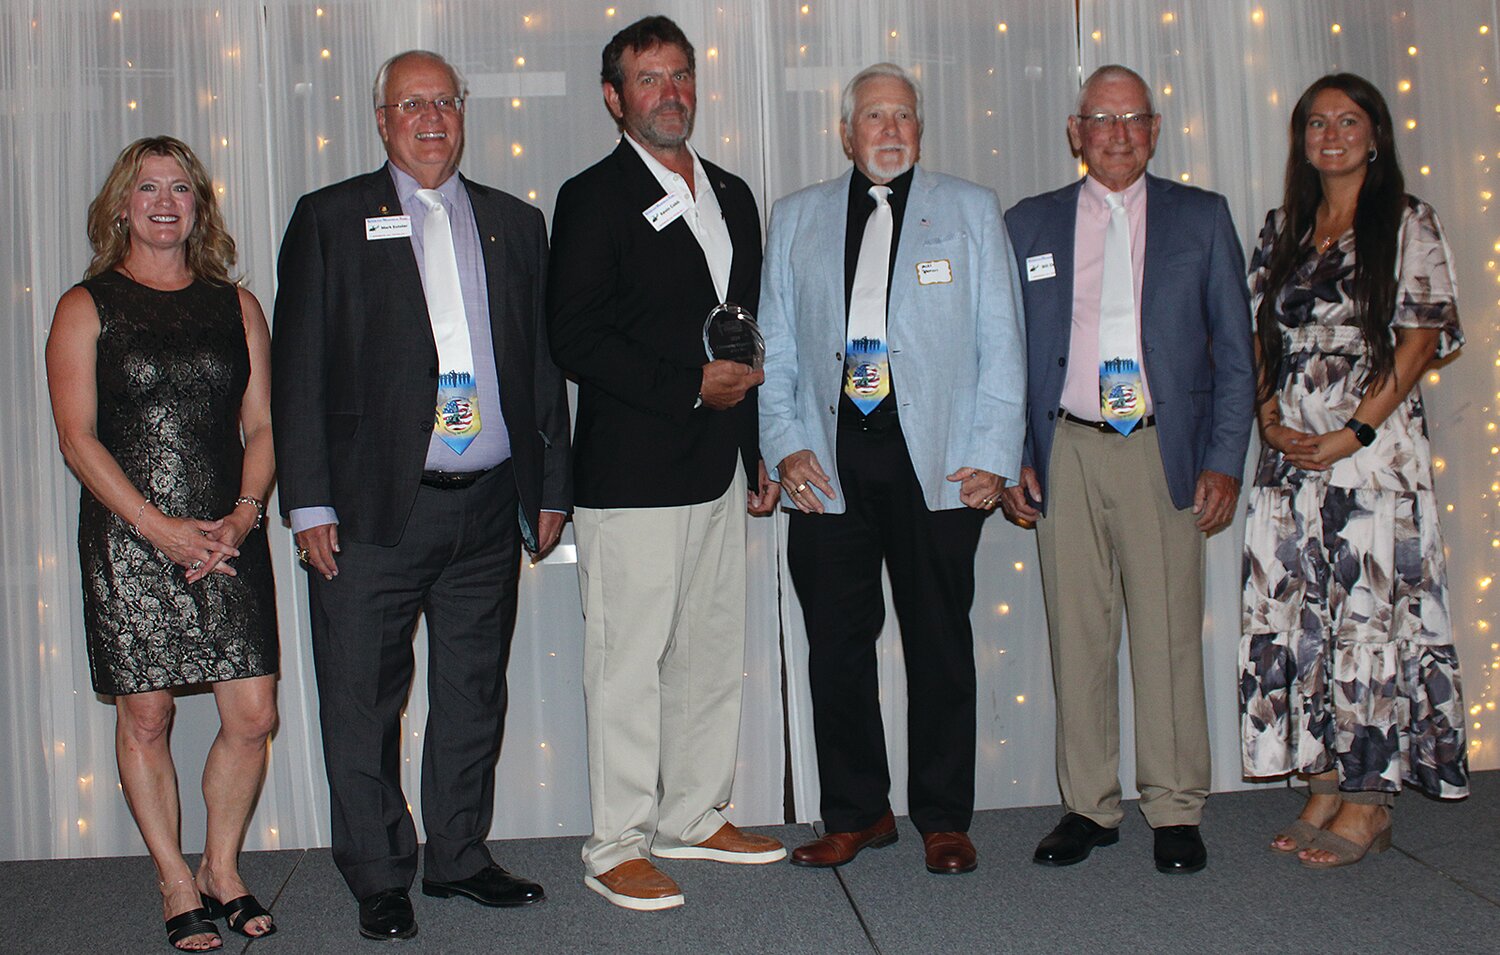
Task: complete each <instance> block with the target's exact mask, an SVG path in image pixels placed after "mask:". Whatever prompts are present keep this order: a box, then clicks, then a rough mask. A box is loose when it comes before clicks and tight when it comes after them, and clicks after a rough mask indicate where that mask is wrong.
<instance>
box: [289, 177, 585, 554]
mask: <svg viewBox="0 0 1500 955" xmlns="http://www.w3.org/2000/svg"><path fill="white" fill-rule="evenodd" d="M462 181H463V184H464V187H465V188H466V189H467V190H468V192H469V201H470V203H471V204H472V205H473V207H474V220H475V223H476V224H477V226H478V227H479V235H480V244H481V246H482V247H483V249H484V268H485V279H486V284H487V288H488V292H489V303H490V327H491V331H492V334H493V336H494V343H495V367H496V368H497V369H498V370H499V374H500V406H501V408H502V409H503V411H504V415H505V424H506V430H507V431H508V433H509V435H510V447H511V456H512V462H513V464H514V470H515V480H516V490H517V492H518V494H519V496H520V514H519V515H518V517H519V520H520V525H521V532H522V537H523V539H524V540H525V541H526V544H527V546H528V547H530V548H532V549H535V547H536V527H537V521H538V513H539V511H540V510H541V509H543V508H546V509H548V510H557V511H569V510H571V509H572V476H571V469H570V465H569V439H568V404H567V395H566V393H565V392H564V390H563V379H562V375H561V373H560V372H559V371H558V370H557V367H556V366H555V365H554V364H553V362H552V356H551V352H550V349H549V347H548V344H547V328H546V321H545V315H544V306H545V296H544V290H545V288H546V266H547V233H546V226H545V224H544V222H543V220H542V214H541V212H540V211H539V210H538V209H536V208H534V207H532V206H530V205H527V204H526V203H524V202H522V201H521V200H519V199H517V198H515V197H514V196H510V195H507V194H506V193H504V192H501V191H499V190H498V189H491V188H489V187H487V186H482V185H479V184H478V183H474V182H470V181H469V180H467V179H464V180H462ZM400 214H401V202H400V199H399V198H398V197H397V195H396V186H395V183H394V181H393V180H392V179H391V173H390V170H389V169H387V168H385V167H381V168H380V169H378V170H376V171H375V172H372V173H369V174H366V175H363V176H356V177H355V178H353V179H349V180H346V181H344V182H341V183H338V184H336V185H332V186H328V187H326V188H324V189H320V190H318V191H317V192H313V193H310V194H308V195H306V196H303V197H302V199H301V200H299V201H298V203H297V208H296V211H295V212H293V213H292V221H291V223H290V225H288V226H287V231H286V237H285V238H284V239H283V240H282V244H281V255H280V259H279V260H278V263H277V270H276V274H277V281H278V286H277V290H276V308H275V312H274V317H275V326H274V330H273V335H272V364H271V415H272V424H273V427H274V431H275V435H276V463H277V468H278V471H279V474H280V484H279V487H280V495H281V510H282V513H283V514H288V513H290V512H291V511H292V510H294V509H296V508H300V507H317V506H331V507H333V508H334V509H335V510H336V511H337V512H338V517H339V535H340V536H341V537H343V538H346V539H349V540H357V541H361V542H365V543H371V544H379V545H383V546H389V545H393V544H395V543H396V542H398V541H399V540H400V539H401V535H402V532H403V531H404V530H405V527H406V520H407V516H408V515H409V514H410V513H411V507H412V502H413V501H414V500H415V499H416V495H417V487H418V486H419V484H420V483H421V478H422V467H423V463H424V462H425V460H426V457H427V448H428V444H429V441H430V439H431V436H432V427H433V405H434V402H435V401H436V398H437V345H436V343H435V342H434V341H433V337H432V324H431V321H430V320H429V318H428V314H427V302H426V298H425V297H424V295H423V293H422V279H421V274H420V272H418V270H417V259H416V255H415V253H414V252H413V250H412V245H411V242H410V241H409V240H407V239H403V238H394V239H383V240H379V241H368V240H366V238H365V219H366V218H368V217H376V216H389V215H400Z"/></svg>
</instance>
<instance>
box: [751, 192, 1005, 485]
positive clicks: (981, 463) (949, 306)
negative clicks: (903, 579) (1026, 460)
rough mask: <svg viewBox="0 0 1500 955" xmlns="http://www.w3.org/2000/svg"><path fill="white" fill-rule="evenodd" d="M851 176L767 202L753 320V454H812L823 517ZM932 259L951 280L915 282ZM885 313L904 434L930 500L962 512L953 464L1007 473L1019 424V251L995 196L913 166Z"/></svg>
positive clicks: (778, 457)
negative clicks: (758, 381)
mask: <svg viewBox="0 0 1500 955" xmlns="http://www.w3.org/2000/svg"><path fill="white" fill-rule="evenodd" d="M850 175H851V173H849V172H846V173H844V175H842V176H840V177H839V178H837V179H835V180H833V181H832V182H824V183H819V184H818V185H815V186H809V187H808V188H806V189H803V190H801V191H800V192H796V193H793V194H792V195H790V196H787V197H785V198H784V199H782V200H780V201H779V202H777V203H776V205H775V206H774V207H773V208H772V210H771V227H770V232H769V234H768V236H767V242H766V254H765V265H764V268H762V270H761V292H760V313H759V316H758V318H759V321H760V325H761V329H762V331H763V332H764V334H765V339H766V368H765V370H766V381H765V384H763V385H761V386H760V447H761V452H762V454H763V455H764V456H765V460H766V465H767V466H768V467H776V466H777V465H779V464H780V463H781V461H782V459H783V458H785V457H786V456H787V455H789V454H791V453H792V452H794V451H801V450H803V449H811V450H812V451H813V453H815V454H816V455H817V456H818V462H819V463H820V464H821V465H822V466H823V470H825V471H827V472H828V475H829V477H830V479H831V480H832V482H833V488H834V492H835V493H836V494H837V495H838V496H837V497H836V498H834V500H832V501H826V502H824V506H825V507H826V509H827V511H828V513H831V514H841V513H843V510H844V495H843V490H842V489H841V488H840V486H839V478H838V463H837V461H836V460H835V456H834V455H835V451H834V449H835V448H836V446H837V440H836V432H837V426H838V405H839V394H840V392H841V391H842V390H843V387H844V341H845V330H846V324H847V323H846V318H847V314H846V308H845V303H844V240H845V235H844V232H845V223H846V221H847V218H848V202H849V179H850ZM938 261H946V262H947V263H948V273H947V274H948V275H949V277H950V278H951V280H950V281H946V282H943V281H938V282H930V283H929V284H922V283H921V282H920V281H919V280H918V275H917V264H918V263H924V262H938ZM932 274H933V273H932V271H931V270H929V277H931V276H932ZM943 274H944V273H942V272H941V271H938V272H937V275H939V276H941V275H943ZM886 316H887V317H886V342H887V344H888V346H889V347H890V352H891V356H890V360H891V380H892V382H893V383H894V385H895V391H896V397H897V400H898V401H899V402H900V404H899V406H898V411H899V414H900V416H901V433H902V436H903V437H904V438H905V439H906V447H907V451H908V453H909V454H910V455H911V461H912V465H913V467H914V468H915V470H916V473H917V481H918V482H919V483H920V484H921V486H922V496H923V499H924V500H925V501H926V503H927V507H928V508H929V509H931V510H946V509H951V508H957V507H963V506H964V505H963V502H962V501H961V500H959V485H958V484H957V483H954V482H950V481H948V480H946V477H947V475H949V474H951V473H953V472H954V471H956V470H958V469H959V468H961V467H975V468H981V469H983V470H985V471H990V472H993V473H995V474H999V475H1002V476H1004V477H1007V478H1011V479H1012V480H1014V479H1015V478H1016V477H1017V476H1018V475H1019V473H1020V463H1021V439H1022V436H1023V434H1024V432H1025V424H1024V421H1023V419H1022V415H1023V413H1024V408H1025V397H1026V366H1025V359H1024V357H1023V356H1024V352H1025V347H1026V346H1025V342H1024V341H1023V331H1022V327H1021V326H1022V322H1021V307H1020V285H1019V279H1018V276H1017V274H1016V265H1015V258H1014V257H1013V256H1012V255H1011V252H1010V242H1009V241H1008V240H1007V239H1006V237H1005V229H1004V227H1003V225H1002V221H1001V216H1000V202H999V200H998V199H997V198H995V194H994V192H992V191H991V190H989V189H986V188H984V187H983V186H977V185H975V184H974V183H971V182H965V181H964V180H962V179H956V178H954V177H952V176H945V175H942V174H941V173H933V172H927V171H926V170H924V169H922V167H920V166H918V167H917V168H916V172H915V175H913V177H912V183H911V193H910V195H909V196H908V197H907V200H906V213H905V215H904V216H903V218H902V222H901V238H900V241H899V242H898V243H897V247H896V265H895V270H894V272H893V273H892V276H891V287H890V293H889V297H888V300H887V304H886Z"/></svg>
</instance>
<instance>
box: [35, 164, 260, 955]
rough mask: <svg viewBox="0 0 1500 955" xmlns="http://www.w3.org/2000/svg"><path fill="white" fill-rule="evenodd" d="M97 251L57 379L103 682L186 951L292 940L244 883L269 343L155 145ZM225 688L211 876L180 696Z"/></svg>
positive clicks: (212, 784)
mask: <svg viewBox="0 0 1500 955" xmlns="http://www.w3.org/2000/svg"><path fill="white" fill-rule="evenodd" d="M88 226H89V240H90V242H91V243H92V245H93V248H94V259H93V261H92V262H91V263H90V264H89V268H88V272H87V274H86V276H85V278H84V281H83V282H82V283H81V284H79V285H77V286H75V287H73V288H72V289H69V290H68V292H67V293H66V294H65V295H63V297H62V299H61V301H59V302H58V305H57V314H56V316H55V318H54V319H53V323H52V331H51V335H50V337H49V338H48V341H47V378H48V386H49V388H50V391H51V397H52V412H53V416H54V418H55V419H56V422H57V432H58V438H59V441H60V442H61V445H62V452H63V457H64V458H65V459H66V460H67V462H68V466H69V467H70V468H71V469H72V470H73V473H74V474H76V475H77V476H78V479H79V480H80V481H81V482H82V483H83V493H82V501H81V507H80V513H79V520H78V524H79V527H78V550H79V556H80V558H81V560H82V565H83V598H84V601H83V602H84V624H85V630H86V632H87V635H88V651H89V666H90V670H91V672H92V675H93V685H94V690H95V692H97V693H101V694H104V695H107V696H113V697H115V710H116V732H115V750H116V756H117V758H118V760H119V767H120V782H121V784H122V788H123V790H124V793H125V800H126V802H127V803H128V804H129V805H130V809H131V813H132V814H133V815H134V817H135V821H136V824H137V825H138V826H139V827H140V830H141V835H142V837H143V838H144V839H145V842H146V847H147V849H148V850H149V851H150V853H151V858H152V860H153V861H154V862H155V863H156V868H157V874H158V878H159V879H160V884H161V892H162V899H163V912H164V915H165V916H166V919H167V933H168V940H169V941H171V942H172V944H173V945H175V946H176V947H178V948H180V949H184V950H189V951H202V950H206V949H211V948H218V947H219V946H220V945H221V944H222V940H221V939H220V937H219V934H218V931H217V929H216V928H215V926H214V923H213V921H212V919H214V918H217V917H220V916H227V918H228V924H229V926H230V927H231V928H233V929H235V930H236V931H239V932H241V933H242V934H245V935H249V936H252V937H254V936H261V935H266V934H268V933H269V932H272V931H274V930H275V925H274V924H273V923H272V921H271V917H270V914H269V913H267V912H266V911H265V910H264V909H263V908H262V907H261V906H260V904H259V903H257V902H256V901H255V898H254V896H252V895H250V893H249V891H248V890H247V889H246V888H245V884H244V882H242V881H241V880H240V876H239V867H238V860H239V851H240V846H241V844H242V843H243V841H244V834H245V825H246V822H247V821H248V819H249V816H250V812H251V809H252V808H253V806H254V804H255V799H256V796H257V794H258V793H259V791H260V785H261V781H262V779H263V778H264V776H265V765H266V740H267V738H268V737H269V735H270V732H271V730H272V728H273V726H274V724H275V722H276V695H275V694H276V669H277V640H276V603H275V593H274V589H273V584H272V579H271V563H270V555H269V552H268V550H267V547H266V536H265V531H264V530H263V529H262V528H261V519H262V516H263V514H264V511H265V507H264V504H263V503H262V502H263V501H264V500H265V498H266V495H267V493H268V492H269V491H270V487H271V481H272V478H273V476H274V473H275V460H274V457H273V453H272V450H271V416H270V398H269V389H270V369H269V367H268V362H269V358H270V344H269V342H270V336H269V333H268V331H267V328H266V320H265V316H264V314H262V312H261V308H260V304H259V303H258V302H256V300H255V296H253V295H251V294H250V293H249V292H248V291H246V290H244V289H242V288H238V287H236V286H235V284H234V283H233V282H232V281H231V280H230V278H229V274H228V272H229V268H230V267H231V266H232V265H233V264H234V258H235V251H234V240H233V239H231V238H230V237H229V235H228V233H227V232H225V231H224V226H223V221H222V219H221V218H220V215H219V211H218V207H217V205H216V204H215V202H214V195H213V190H212V187H211V184H210V182H209V178H208V175H207V173H206V172H205V171H204V169H203V166H202V164H200V163H199V162H198V159H197V157H196V156H194V155H193V153H192V150H190V149H189V148H188V147H187V146H186V145H184V144H183V143H181V142H179V141H178V140H176V139H172V138H170V137H165V136H163V137H157V138H153V139H142V140H139V141H137V142H135V143H132V144H131V145H130V146H129V147H127V148H126V149H125V151H124V152H122V153H121V154H120V157H119V159H117V160H116V161H115V165H114V168H113V169H111V170H110V173H109V176H108V178H107V179H106V180H105V183H104V187H103V189H101V190H100V192H99V195H98V196H97V197H95V199H94V201H93V203H92V204H91V205H90V206H89V222H88ZM202 683H209V684H212V686H213V692H214V699H215V701H216V703H217V705H218V710H219V718H220V723H221V725H220V729H219V735H218V737H217V738H216V739H215V740H214V744H213V748H212V749H210V750H209V755H208V761H207V764H206V765H205V766H204V770H203V793H204V800H205V802H206V804H207V809H208V834H207V839H206V842H205V845H204V849H203V859H202V862H201V863H200V865H199V867H198V871H197V873H196V875H194V874H193V873H192V872H191V871H190V870H189V868H188V865H187V862H186V861H185V860H184V859H183V857H182V848H181V845H180V843H179V837H178V830H179V817H180V812H179V804H178V794H177V777H176V772H175V770H174V768H173V765H172V754H171V750H170V749H169V748H168V737H169V733H170V730H171V726H172V717H173V713H174V711H175V704H174V702H173V695H172V690H173V688H176V687H183V686H191V685H194V684H202Z"/></svg>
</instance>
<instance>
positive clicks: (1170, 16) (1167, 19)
mask: <svg viewBox="0 0 1500 955" xmlns="http://www.w3.org/2000/svg"><path fill="white" fill-rule="evenodd" d="M1176 19H1177V15H1176V14H1175V13H1173V12H1172V11H1170V10H1168V11H1167V12H1166V13H1163V14H1162V15H1161V22H1162V23H1171V22H1172V21H1173V20H1176Z"/></svg>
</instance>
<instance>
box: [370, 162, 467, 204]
mask: <svg viewBox="0 0 1500 955" xmlns="http://www.w3.org/2000/svg"><path fill="white" fill-rule="evenodd" d="M385 166H386V168H387V169H389V170H390V171H391V179H392V180H393V181H394V182H395V183H396V198H398V199H400V200H401V204H402V205H403V206H404V205H406V204H407V203H409V202H411V201H412V199H413V197H415V196H416V194H417V190H418V189H421V188H422V184H421V183H419V182H417V180H415V179H413V178H412V177H411V176H410V175H409V174H407V173H406V172H405V171H404V170H402V169H400V168H398V167H397V166H396V164H395V163H393V162H391V161H390V160H386V163H385ZM462 188H463V181H462V180H461V179H459V176H458V173H457V172H455V173H454V174H453V175H451V176H449V177H448V178H447V179H446V180H444V182H443V183H442V185H440V186H438V187H437V191H438V193H439V194H440V195H441V196H442V197H443V198H444V199H445V200H447V202H448V205H450V206H456V205H457V204H458V196H459V190H460V189H462Z"/></svg>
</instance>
